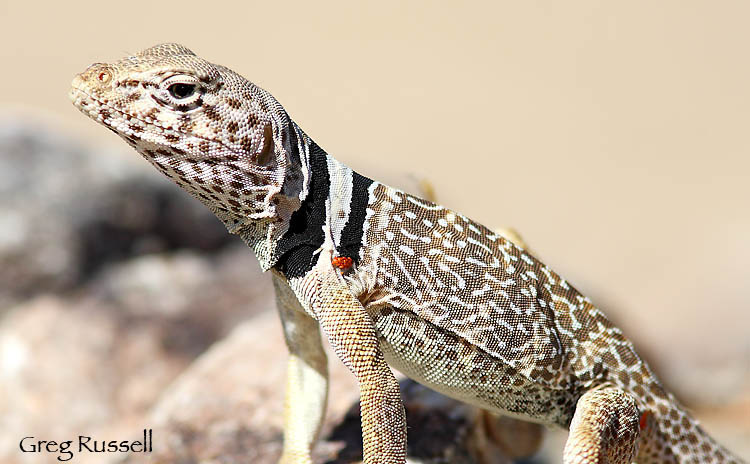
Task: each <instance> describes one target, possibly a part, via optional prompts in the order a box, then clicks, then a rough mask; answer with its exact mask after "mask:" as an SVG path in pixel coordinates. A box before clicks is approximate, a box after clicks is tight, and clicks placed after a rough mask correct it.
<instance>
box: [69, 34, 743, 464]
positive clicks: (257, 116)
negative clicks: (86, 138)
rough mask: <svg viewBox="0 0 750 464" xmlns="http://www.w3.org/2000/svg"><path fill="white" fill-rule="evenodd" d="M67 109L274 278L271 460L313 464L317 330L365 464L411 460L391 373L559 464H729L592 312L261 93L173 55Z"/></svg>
mask: <svg viewBox="0 0 750 464" xmlns="http://www.w3.org/2000/svg"><path fill="white" fill-rule="evenodd" d="M72 85H73V88H72V90H71V92H70V97H71V99H72V100H73V102H74V104H75V106H77V107H78V108H79V109H80V110H81V111H82V112H83V113H84V114H86V115H87V116H89V117H90V118H92V119H94V120H96V121H97V122H99V123H101V124H103V125H104V126H105V127H107V128H109V129H110V130H112V131H114V132H115V133H117V134H118V135H119V136H120V137H122V138H123V139H125V141H126V142H127V143H128V144H130V145H131V146H132V147H133V148H135V149H136V150H137V151H138V152H139V153H141V154H142V155H143V156H144V157H145V158H146V159H147V160H148V161H149V162H150V163H151V164H152V165H153V166H154V167H156V168H157V169H158V170H159V171H161V172H162V173H163V174H165V175H167V176H169V177H170V178H172V179H173V180H174V181H175V182H176V183H177V184H178V185H179V186H180V187H182V188H183V189H185V190H186V191H187V192H189V193H190V194H191V195H193V196H195V197H196V198H198V199H199V200H200V201H202V202H203V203H204V204H205V205H206V206H207V207H208V208H209V209H211V211H213V212H214V213H215V214H216V216H218V217H219V219H221V221H223V223H224V224H225V225H226V226H227V228H228V230H229V232H231V233H234V234H237V235H239V236H240V237H241V238H242V239H243V240H244V241H245V242H246V243H247V245H248V246H249V247H250V248H251V249H252V250H253V251H254V252H255V254H256V256H257V257H258V260H259V261H260V265H261V267H262V269H263V270H265V271H269V270H270V271H271V273H272V276H273V281H274V287H275V289H276V293H277V303H278V308H279V312H280V315H281V320H282V325H283V328H284V333H285V337H286V343H287V346H288V348H289V351H290V359H289V361H288V363H289V364H288V381H287V385H286V388H287V392H286V404H285V426H284V427H285V428H284V451H283V455H282V462H286V463H292V462H294V463H306V462H310V450H311V447H312V446H313V443H314V441H315V438H316V435H317V433H318V431H319V428H320V424H321V421H322V418H323V415H324V411H325V405H326V395H327V368H326V356H325V354H324V351H323V349H322V345H321V337H320V331H319V328H322V330H323V332H324V334H325V336H326V337H327V339H328V341H329V342H330V344H331V345H332V347H333V348H334V351H335V353H336V355H337V356H338V357H339V359H340V360H341V361H342V362H343V363H344V364H345V365H346V366H347V367H348V368H349V369H350V370H351V371H352V372H353V374H354V375H355V376H356V378H357V380H358V383H359V388H360V403H361V410H362V434H363V442H364V444H363V446H364V461H365V463H367V464H375V463H404V462H405V459H406V422H405V415H404V408H403V405H402V403H401V397H400V392H399V386H398V383H397V382H396V378H395V377H394V375H393V373H392V371H391V370H390V368H389V366H393V367H395V368H396V369H398V370H400V371H401V372H403V373H404V374H406V375H407V376H409V377H411V378H413V379H415V380H417V381H418V382H421V383H423V384H425V385H427V386H429V387H431V388H433V389H435V390H437V391H439V392H442V393H444V394H446V395H448V396H451V397H453V398H456V399H459V400H461V401H465V402H467V403H470V404H473V405H476V406H478V407H480V408H483V409H485V410H488V411H490V412H493V413H497V414H505V415H510V416H512V417H517V418H522V419H525V420H529V421H534V422H538V423H543V424H547V425H552V426H559V427H564V428H569V429H570V433H569V437H568V441H567V443H566V445H565V450H564V462H565V463H629V462H632V461H634V460H635V461H637V462H639V463H661V462H681V463H687V462H695V463H699V462H700V463H708V462H716V463H719V462H721V463H729V462H732V463H737V462H740V459H739V458H738V457H734V456H733V455H732V454H731V453H730V452H729V451H727V450H726V449H724V448H723V447H721V446H720V445H719V444H717V443H716V442H715V441H714V440H713V439H712V438H710V437H709V436H708V435H707V434H706V433H705V432H704V430H703V429H702V428H701V426H700V425H699V424H698V422H697V421H696V420H695V419H694V418H692V417H691V416H690V414H689V413H688V412H686V411H685V409H684V408H683V407H681V406H680V405H679V404H678V402H677V401H676V400H675V398H674V397H673V396H672V395H671V394H670V393H669V392H667V391H666V390H665V389H664V388H663V386H662V385H661V383H659V381H658V380H657V379H656V377H655V376H654V374H653V372H652V371H651V369H650V368H649V367H648V366H647V365H646V363H644V362H643V360H642V359H641V358H640V357H639V356H638V354H636V352H635V350H634V348H633V345H632V344H631V342H630V341H628V339H626V338H625V337H624V336H623V334H622V332H621V331H620V330H619V329H618V328H617V327H615V326H613V325H612V324H611V323H610V322H609V320H608V319H607V318H606V317H605V316H604V315H603V314H602V313H601V312H600V311H599V309H597V308H596V307H595V306H594V305H593V304H592V303H591V301H590V300H589V299H587V298H586V297H584V296H583V295H581V294H580V293H579V292H578V291H576V289H575V288H573V286H571V285H570V284H569V283H568V282H567V281H566V280H565V279H563V278H562V277H560V276H559V275H558V274H557V273H555V272H554V271H552V270H551V269H550V268H549V267H547V266H546V265H544V264H543V263H541V262H540V261H539V260H538V259H536V258H535V257H534V256H533V255H532V254H531V253H530V252H527V251H526V250H525V249H524V248H521V247H519V246H517V245H515V244H514V243H512V242H511V241H509V240H507V239H505V238H504V237H503V236H501V235H499V234H497V233H494V232H492V231H491V230H489V229H488V228H486V227H484V226H482V225H480V224H479V223H477V222H474V221H472V220H471V219H469V218H467V217H465V216H463V215H461V214H459V213H457V212H454V211H451V210H449V209H447V208H445V207H443V206H440V205H438V204H435V203H432V202H430V201H427V200H424V199H420V198H418V197H415V196H412V195H409V194H407V193H404V192H402V191H399V190H397V189H394V188H391V187H388V186H386V185H384V184H381V183H379V182H377V181H374V180H371V179H369V178H367V177H364V176H362V175H360V174H358V173H356V172H354V171H352V170H351V169H350V168H348V167H347V166H345V165H343V164H342V163H340V162H339V161H337V160H336V159H334V158H333V157H331V156H330V155H328V154H327V153H326V152H325V151H323V149H321V148H320V147H319V146H318V145H317V144H316V143H315V142H314V141H313V140H312V139H311V138H310V137H308V136H307V134H305V133H304V132H303V131H302V130H301V129H300V128H299V126H297V124H295V123H294V122H293V121H292V120H291V119H290V118H289V116H288V115H287V113H286V111H285V110H284V108H283V107H282V106H281V105H280V104H279V103H278V102H277V101H276V99H275V98H274V97H273V96H271V94H269V93H268V92H266V91H265V90H263V89H261V88H259V87H258V86H256V85H254V84H252V83H250V82H248V81H247V80H246V79H244V78H243V77H241V76H239V75H238V74H236V73H234V72H233V71H231V70H229V69H227V68H225V67H223V66H219V65H215V64H211V63H209V62H207V61H205V60H203V59H201V58H200V57H198V56H196V55H195V54H194V53H192V52H191V51H190V50H188V49H187V48H185V47H183V46H181V45H178V44H163V45H157V46H155V47H152V48H149V49H146V50H143V51H141V52H139V53H137V54H135V55H132V56H127V57H125V58H123V59H121V60H120V61H117V62H115V63H112V64H104V63H96V64H93V65H91V66H90V67H89V68H88V69H86V70H85V71H84V72H83V73H81V74H80V75H78V76H77V77H76V78H75V79H74V81H73V84H72Z"/></svg>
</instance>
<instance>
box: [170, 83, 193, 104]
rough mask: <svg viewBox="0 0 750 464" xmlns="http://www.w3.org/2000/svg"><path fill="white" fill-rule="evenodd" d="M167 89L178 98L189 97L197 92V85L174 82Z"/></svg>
mask: <svg viewBox="0 0 750 464" xmlns="http://www.w3.org/2000/svg"><path fill="white" fill-rule="evenodd" d="M167 90H168V91H169V94H170V95H172V96H173V97H174V98H176V99H178V100H182V99H184V98H188V97H190V96H191V95H193V94H194V93H195V85H192V84H172V85H170V86H169V87H168V88H167Z"/></svg>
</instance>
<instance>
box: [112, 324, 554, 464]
mask: <svg viewBox="0 0 750 464" xmlns="http://www.w3.org/2000/svg"><path fill="white" fill-rule="evenodd" d="M286 357H287V355H286V347H285V345H284V341H283V338H282V335H281V325H280V323H279V321H278V317H277V315H276V314H274V313H273V312H268V313H263V314H260V315H259V316H257V317H255V318H253V319H251V320H248V321H246V322H244V323H242V324H241V325H240V326H238V327H237V328H236V329H235V330H234V331H233V332H232V333H231V334H230V335H229V336H228V337H227V338H225V339H224V340H222V341H221V342H219V343H217V344H216V345H214V346H212V347H211V349H209V350H208V351H207V352H206V353H205V354H203V355H202V356H201V357H200V358H199V359H198V360H197V361H196V362H195V363H194V364H193V365H192V366H191V367H190V368H189V369H188V370H187V371H186V372H185V373H184V374H182V375H181V376H180V378H179V379H178V380H176V381H175V383H174V384H173V385H172V386H171V387H170V388H169V389H168V390H167V391H166V392H165V394H164V395H163V397H162V399H161V400H160V402H159V404H158V405H157V406H156V407H155V409H154V412H153V414H152V416H151V417H152V421H151V422H150V424H152V427H153V429H154V453H153V455H152V456H144V455H137V454H132V455H129V456H128V458H127V461H126V462H128V463H140V462H150V461H149V460H155V461H157V462H201V463H219V462H253V463H257V464H263V463H275V462H276V460H277V459H278V457H279V456H280V453H281V440H282V421H283V416H282V408H283V395H284V388H283V386H284V379H285V373H286ZM328 357H329V371H330V378H331V382H330V393H329V405H328V414H327V418H326V422H325V425H324V427H323V431H322V438H321V440H320V442H319V443H318V445H317V446H316V448H315V459H316V462H327V463H331V464H332V463H342V464H343V463H351V462H359V461H361V459H362V438H361V433H362V432H361V428H360V417H359V407H358V389H357V386H356V383H355V381H354V378H353V376H352V375H351V374H350V373H349V371H348V370H347V369H346V368H345V367H344V366H343V365H342V364H341V362H339V361H338V359H336V357H335V355H333V353H331V351H330V349H328ZM401 389H402V395H403V397H404V401H405V405H406V409H407V418H408V423H409V456H410V462H420V463H456V464H460V463H466V464H468V463H502V462H510V461H509V460H508V459H507V458H506V457H505V453H506V452H507V451H508V449H507V444H506V449H503V448H502V447H499V446H494V445H490V446H488V445H487V444H488V443H490V444H491V443H492V441H493V440H494V439H495V437H494V436H493V433H495V432H496V430H497V427H495V429H493V425H492V424H493V423H494V421H496V420H497V419H495V418H491V419H488V417H487V416H485V415H484V414H479V413H478V411H477V410H476V409H474V408H472V407H469V406H467V405H464V404H461V403H458V402H456V401H454V400H451V399H449V398H447V397H445V396H442V395H440V394H438V393H435V392H433V391H432V390H429V389H427V388H425V387H423V386H421V385H419V384H416V383H414V382H412V381H410V380H406V379H404V380H402V381H401ZM509 420H510V419H502V420H501V423H505V424H506V428H507V424H508V421H509ZM503 421H504V422H503ZM513 423H514V424H515V421H513ZM493 430H495V431H493ZM540 432H541V429H540V428H539V427H538V426H535V425H528V426H527V427H526V429H525V430H524V433H527V434H528V435H529V436H530V437H531V438H530V439H531V441H530V442H529V441H527V442H526V445H523V444H522V446H520V447H519V446H517V445H515V444H514V445H510V448H514V449H515V450H516V452H519V451H520V452H526V453H527V454H529V453H533V452H534V451H535V449H536V447H537V446H538V444H539V441H540V437H541V435H540ZM517 438H518V437H517ZM520 438H521V439H523V437H520ZM523 446H526V448H525V449H524V448H523Z"/></svg>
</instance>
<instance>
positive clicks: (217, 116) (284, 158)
mask: <svg viewBox="0 0 750 464" xmlns="http://www.w3.org/2000/svg"><path fill="white" fill-rule="evenodd" d="M70 98H71V100H72V101H73V104H74V105H75V106H76V107H78V108H79V109H80V110H81V111H82V112H83V113H84V114H86V115H87V116H89V117H90V118H92V119H94V120H95V121H97V122H99V123H100V124H102V125H104V126H106V127H107V128H108V129H110V130H112V131H113V132H115V133H117V134H118V135H119V136H120V137H122V138H123V139H125V141H127V142H128V144H130V145H131V146H133V147H134V148H135V149H136V150H137V151H138V152H139V153H141V155H143V156H144V157H145V158H146V159H147V160H148V161H149V162H150V163H151V164H152V165H154V166H155V167H156V168H157V169H158V170H159V171H161V172H162V173H164V174H165V175H167V176H168V177H170V178H171V179H172V180H174V181H175V182H176V183H177V184H179V185H180V186H181V187H182V188H183V189H185V190H186V191H188V192H189V193H190V194H192V195H193V196H195V197H197V198H198V199H199V200H201V201H202V202H203V203H204V204H205V205H206V206H208V207H209V208H210V209H211V210H212V211H213V212H214V213H215V214H216V215H217V216H219V218H220V219H222V221H224V223H225V224H226V225H227V227H228V228H229V229H230V231H232V232H235V231H238V230H240V229H242V228H245V227H247V226H257V225H258V223H264V222H265V223H268V222H271V223H273V222H284V220H285V219H288V216H289V215H290V214H291V212H292V211H294V210H295V209H297V208H298V206H299V203H300V199H301V198H302V197H303V196H304V194H305V193H306V192H303V191H304V190H305V188H304V185H305V184H306V183H307V179H306V176H307V175H306V173H305V172H304V171H305V169H303V168H304V165H305V160H304V158H305V156H304V155H303V154H302V153H301V151H300V150H301V147H303V145H304V144H302V141H301V138H302V137H306V136H305V135H304V134H303V133H302V131H301V130H299V128H298V127H296V125H294V124H293V123H292V122H291V120H290V119H289V118H288V116H287V115H286V112H285V111H284V109H283V108H282V107H281V105H280V104H279V103H278V102H277V101H276V100H275V99H274V98H273V97H272V96H271V95H270V94H269V93H268V92H266V91H265V90H263V89H261V88H259V87H257V86H255V85H254V84H252V83H250V82H248V81H247V80H246V79H244V78H243V77H242V76H240V75H238V74H236V73H234V72H233V71H231V70H229V69H227V68H225V67H223V66H219V65H214V64H211V63H209V62H207V61H205V60H203V59H201V58H200V57H198V56H196V55H195V54H194V53H193V52H191V51H190V50H188V49H187V48H185V47H183V46H182V45H179V44H162V45H157V46H154V47H151V48H148V49H146V50H143V51H141V52H139V53H136V54H135V55H132V56H127V57H125V58H123V59H121V60H119V61H117V62H114V63H111V64H108V63H95V64H93V65H91V66H89V67H88V69H86V70H85V71H84V72H83V73H81V74H79V75H78V76H76V77H75V79H74V80H73V83H72V89H71V91H70ZM285 216H286V217H285ZM233 229H234V230H233ZM267 229H268V227H267V224H266V226H265V227H264V228H263V230H265V231H267Z"/></svg>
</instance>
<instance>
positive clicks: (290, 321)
mask: <svg viewBox="0 0 750 464" xmlns="http://www.w3.org/2000/svg"><path fill="white" fill-rule="evenodd" d="M273 286H274V290H275V292H276V306H277V308H278V311H279V316H280V317H281V324H282V326H283V328H284V339H285V341H286V346H287V348H288V349H289V361H288V362H287V380H286V396H285V399H284V451H283V453H282V455H281V461H280V462H281V463H282V464H308V463H311V462H312V460H311V458H310V452H311V450H312V445H313V443H314V442H315V440H316V438H317V435H318V432H319V431H320V426H321V425H322V423H323V418H324V416H325V411H326V402H327V401H326V400H327V397H328V367H327V359H326V353H325V351H324V350H323V344H322V341H321V338H320V330H319V326H318V323H317V322H316V321H315V319H313V318H312V317H310V316H309V315H307V314H306V313H305V311H304V309H303V308H302V306H301V305H300V303H299V300H298V299H297V297H296V296H295V295H294V292H293V291H292V289H291V288H290V287H289V284H288V283H287V281H286V279H284V278H283V277H282V276H280V275H278V274H276V273H274V274H273Z"/></svg>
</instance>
